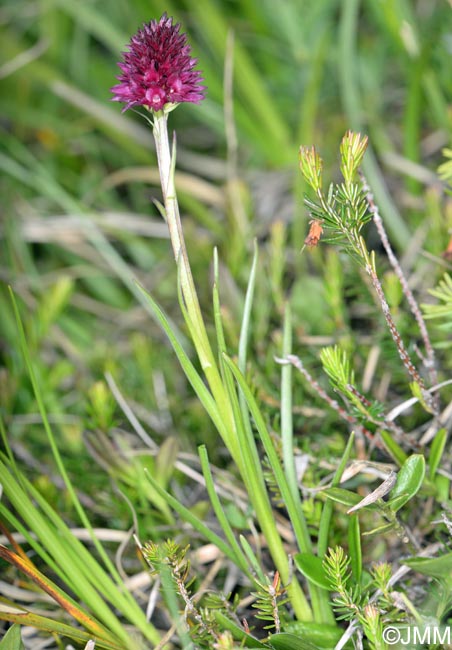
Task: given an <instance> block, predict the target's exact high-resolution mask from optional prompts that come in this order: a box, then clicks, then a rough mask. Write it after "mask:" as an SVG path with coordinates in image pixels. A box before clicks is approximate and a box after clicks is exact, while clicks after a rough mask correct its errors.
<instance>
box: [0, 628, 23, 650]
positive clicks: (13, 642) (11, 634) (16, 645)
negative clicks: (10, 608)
mask: <svg viewBox="0 0 452 650" xmlns="http://www.w3.org/2000/svg"><path fill="white" fill-rule="evenodd" d="M0 650H25V646H24V644H23V641H22V635H21V633H20V625H17V623H15V624H14V625H13V626H12V627H11V628H10V629H9V630H8V631H7V633H6V634H5V636H4V637H3V639H2V640H1V641H0Z"/></svg>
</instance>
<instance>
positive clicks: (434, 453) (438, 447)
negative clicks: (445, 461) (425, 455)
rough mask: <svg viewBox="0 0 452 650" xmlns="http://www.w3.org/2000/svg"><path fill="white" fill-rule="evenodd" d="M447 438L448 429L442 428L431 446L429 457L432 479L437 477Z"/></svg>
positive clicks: (430, 476)
mask: <svg viewBox="0 0 452 650" xmlns="http://www.w3.org/2000/svg"><path fill="white" fill-rule="evenodd" d="M446 440H447V430H446V429H440V430H439V431H438V433H437V434H436V436H435V437H434V438H433V442H432V445H431V447H430V456H429V459H428V464H429V474H428V475H429V478H430V480H431V481H433V479H434V478H435V474H436V470H437V469H438V466H439V464H440V461H441V458H442V455H443V452H444V447H445V445H446Z"/></svg>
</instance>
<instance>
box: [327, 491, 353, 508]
mask: <svg viewBox="0 0 452 650" xmlns="http://www.w3.org/2000/svg"><path fill="white" fill-rule="evenodd" d="M323 494H326V496H327V497H328V498H329V499H331V500H332V501H335V502H336V503H341V504H342V505H343V506H348V507H349V508H352V507H353V506H356V505H357V504H358V503H359V502H360V501H361V497H360V496H359V495H358V494H355V493H354V492H350V490H344V488H338V487H331V488H327V489H326V490H323Z"/></svg>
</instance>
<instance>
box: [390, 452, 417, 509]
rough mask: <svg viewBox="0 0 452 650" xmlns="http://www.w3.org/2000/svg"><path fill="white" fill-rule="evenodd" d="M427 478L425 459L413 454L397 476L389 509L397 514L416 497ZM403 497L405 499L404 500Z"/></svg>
mask: <svg viewBox="0 0 452 650" xmlns="http://www.w3.org/2000/svg"><path fill="white" fill-rule="evenodd" d="M424 476H425V458H424V456H422V455H420V454H413V455H412V456H410V457H409V458H407V460H406V461H405V462H404V464H403V465H402V468H401V470H400V472H399V473H398V475H397V483H396V484H395V486H394V489H393V490H392V491H391V499H390V501H389V502H388V505H389V507H390V508H391V509H392V510H394V512H397V510H400V508H401V507H402V506H403V505H405V503H407V501H409V500H410V499H412V498H413V497H414V495H415V494H416V493H417V491H418V490H419V488H420V487H421V485H422V482H423V480H424ZM402 495H403V498H402Z"/></svg>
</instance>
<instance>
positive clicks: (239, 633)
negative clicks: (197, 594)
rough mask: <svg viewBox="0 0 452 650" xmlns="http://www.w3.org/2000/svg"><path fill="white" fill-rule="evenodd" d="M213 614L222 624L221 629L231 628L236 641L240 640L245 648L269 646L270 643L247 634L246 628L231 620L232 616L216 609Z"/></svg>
mask: <svg viewBox="0 0 452 650" xmlns="http://www.w3.org/2000/svg"><path fill="white" fill-rule="evenodd" d="M213 615H214V617H215V620H216V621H217V622H218V623H219V624H220V629H222V630H229V631H230V632H231V634H232V636H233V637H234V639H235V640H236V641H240V642H241V643H242V644H243V645H244V647H245V648H250V650H254V649H255V648H258V649H259V650H260V649H262V650H264V649H265V648H267V650H268V648H269V646H268V645H266V644H264V643H261V642H260V641H258V640H257V639H255V638H254V637H253V636H251V634H247V633H246V632H245V631H244V630H242V628H241V627H239V626H238V625H237V623H234V621H231V619H230V618H228V617H227V616H225V615H224V614H223V613H222V612H220V611H219V610H216V611H215V610H214V611H213Z"/></svg>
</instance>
